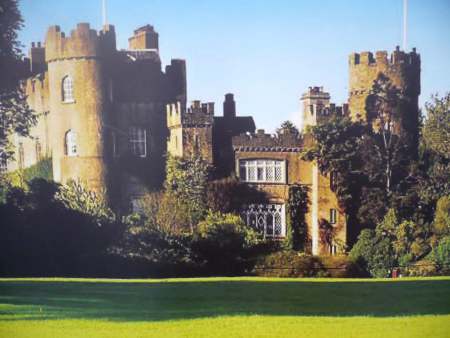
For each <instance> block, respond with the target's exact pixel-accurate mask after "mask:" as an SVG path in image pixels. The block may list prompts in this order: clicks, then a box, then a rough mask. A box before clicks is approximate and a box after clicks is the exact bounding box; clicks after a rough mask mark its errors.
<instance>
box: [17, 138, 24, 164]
mask: <svg viewBox="0 0 450 338" xmlns="http://www.w3.org/2000/svg"><path fill="white" fill-rule="evenodd" d="M18 162H19V169H23V167H24V164H25V153H24V149H23V143H22V142H20V143H19V161H18Z"/></svg>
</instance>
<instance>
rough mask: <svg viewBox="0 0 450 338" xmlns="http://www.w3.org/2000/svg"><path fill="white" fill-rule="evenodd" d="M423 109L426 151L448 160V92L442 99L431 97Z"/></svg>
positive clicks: (449, 95) (449, 98) (449, 155)
mask: <svg viewBox="0 0 450 338" xmlns="http://www.w3.org/2000/svg"><path fill="white" fill-rule="evenodd" d="M425 108H426V110H427V119H426V120H425V124H424V126H423V141H424V143H425V145H426V147H427V148H428V149H430V150H432V151H433V152H435V153H436V154H438V155H439V156H442V157H443V158H445V159H447V160H450V92H449V93H447V94H445V95H444V96H443V97H439V96H437V95H433V96H432V97H431V102H427V103H426V104H425Z"/></svg>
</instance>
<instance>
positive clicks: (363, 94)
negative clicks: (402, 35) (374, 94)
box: [349, 47, 420, 151]
mask: <svg viewBox="0 0 450 338" xmlns="http://www.w3.org/2000/svg"><path fill="white" fill-rule="evenodd" d="M349 73H350V76H349V110H350V116H351V118H352V120H354V121H357V120H359V121H363V122H367V111H366V101H367V97H368V96H369V95H370V92H371V90H372V86H373V83H374V81H375V79H376V78H377V77H378V75H379V74H383V75H385V76H386V77H388V78H389V79H390V81H391V82H392V84H393V85H394V86H395V87H397V88H398V89H399V90H400V92H401V93H402V94H403V98H404V99H403V109H402V113H404V114H408V116H401V117H400V121H398V122H399V124H398V125H399V126H402V128H401V129H396V130H403V131H404V132H405V133H406V134H405V135H408V139H409V142H410V144H411V146H412V149H413V151H416V150H417V146H418V137H419V132H418V130H419V129H418V128H419V95H420V55H419V54H418V53H417V52H416V49H415V48H413V49H412V51H411V52H405V51H402V50H400V48H399V47H397V48H396V49H395V51H394V52H392V54H391V55H390V57H389V55H388V53H387V52H386V51H378V52H376V53H375V57H374V56H373V54H372V53H370V52H363V53H353V54H351V55H350V58H349Z"/></svg>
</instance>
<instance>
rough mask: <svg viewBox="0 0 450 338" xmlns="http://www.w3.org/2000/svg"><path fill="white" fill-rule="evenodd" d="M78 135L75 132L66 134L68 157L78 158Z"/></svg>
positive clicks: (71, 131) (70, 131)
mask: <svg viewBox="0 0 450 338" xmlns="http://www.w3.org/2000/svg"><path fill="white" fill-rule="evenodd" d="M77 153H78V148H77V133H76V132H74V131H73V130H69V131H68V132H67V133H66V155H67V156H77Z"/></svg>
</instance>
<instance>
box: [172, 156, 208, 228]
mask: <svg viewBox="0 0 450 338" xmlns="http://www.w3.org/2000/svg"><path fill="white" fill-rule="evenodd" d="M209 169H210V168H209V165H208V163H207V162H206V161H204V160H203V159H202V158H201V157H200V156H199V155H194V156H193V157H191V158H190V159H182V158H177V157H173V156H169V157H168V158H167V163H166V173H167V176H166V182H165V185H164V187H165V191H166V193H167V194H170V195H172V196H173V197H174V198H175V199H177V200H178V201H179V202H180V203H181V204H182V205H183V206H184V210H186V211H187V217H188V219H189V226H190V229H191V232H193V231H194V225H196V224H197V223H198V222H199V221H200V220H201V219H202V218H203V217H204V216H205V214H206V210H207V207H206V199H205V196H206V187H207V183H208V175H209Z"/></svg>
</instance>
